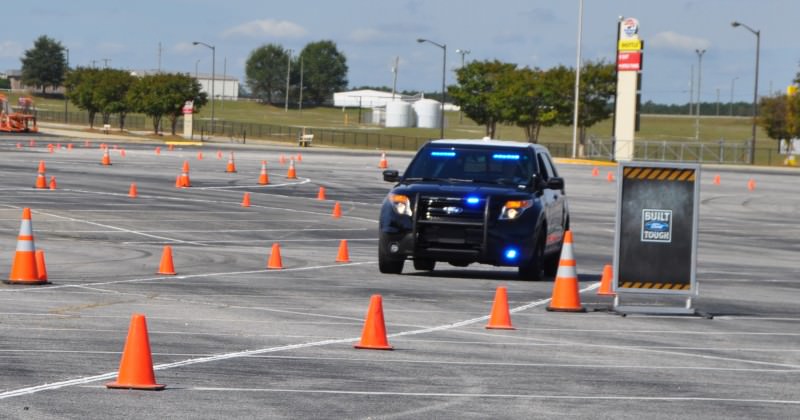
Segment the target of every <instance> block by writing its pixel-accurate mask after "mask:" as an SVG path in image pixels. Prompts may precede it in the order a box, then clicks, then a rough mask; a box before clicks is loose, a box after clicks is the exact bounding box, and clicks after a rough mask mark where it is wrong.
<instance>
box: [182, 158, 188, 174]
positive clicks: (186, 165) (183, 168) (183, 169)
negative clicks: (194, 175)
mask: <svg viewBox="0 0 800 420" xmlns="http://www.w3.org/2000/svg"><path fill="white" fill-rule="evenodd" d="M181 172H186V173H189V161H188V160H184V161H183V167H182V168H181Z"/></svg>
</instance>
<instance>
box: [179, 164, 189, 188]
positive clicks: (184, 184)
mask: <svg viewBox="0 0 800 420" xmlns="http://www.w3.org/2000/svg"><path fill="white" fill-rule="evenodd" d="M178 183H179V184H180V185H178V186H179V187H181V188H189V187H191V186H192V182H191V181H190V180H189V161H188V160H184V161H183V168H181V177H180V180H179V181H178Z"/></svg>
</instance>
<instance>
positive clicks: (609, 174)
mask: <svg viewBox="0 0 800 420" xmlns="http://www.w3.org/2000/svg"><path fill="white" fill-rule="evenodd" d="M606 180H607V181H608V182H614V172H611V171H608V175H606Z"/></svg>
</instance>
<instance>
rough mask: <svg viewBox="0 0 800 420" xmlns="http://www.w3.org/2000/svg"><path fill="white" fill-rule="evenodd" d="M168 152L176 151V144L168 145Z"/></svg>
mask: <svg viewBox="0 0 800 420" xmlns="http://www.w3.org/2000/svg"><path fill="white" fill-rule="evenodd" d="M167 150H169V151H170V152H171V151H173V150H175V145H174V144H168V145H167Z"/></svg>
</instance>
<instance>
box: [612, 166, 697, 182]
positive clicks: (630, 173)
mask: <svg viewBox="0 0 800 420" xmlns="http://www.w3.org/2000/svg"><path fill="white" fill-rule="evenodd" d="M622 176H623V177H625V178H628V179H647V180H657V181H694V180H695V170H694V169H685V168H653V167H633V166H628V167H626V168H625V169H624V170H623V171H622Z"/></svg>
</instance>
